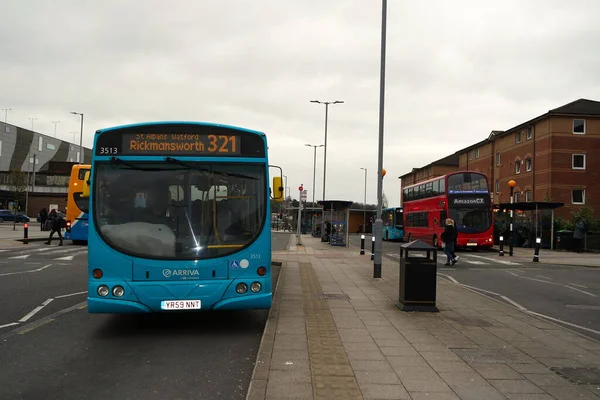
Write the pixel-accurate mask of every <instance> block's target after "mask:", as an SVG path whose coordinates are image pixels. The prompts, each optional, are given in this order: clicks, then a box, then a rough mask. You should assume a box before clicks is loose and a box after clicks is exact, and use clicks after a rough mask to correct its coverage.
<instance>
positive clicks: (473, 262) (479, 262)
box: [465, 260, 485, 265]
mask: <svg viewBox="0 0 600 400" xmlns="http://www.w3.org/2000/svg"><path fill="white" fill-rule="evenodd" d="M465 261H466V262H468V263H469V264H476V265H485V263H484V262H483V261H469V260H465Z"/></svg>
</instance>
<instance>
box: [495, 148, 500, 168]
mask: <svg viewBox="0 0 600 400" xmlns="http://www.w3.org/2000/svg"><path fill="white" fill-rule="evenodd" d="M496 165H500V152H499V151H497V152H496Z"/></svg>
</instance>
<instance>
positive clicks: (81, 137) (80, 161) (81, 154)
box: [71, 111, 83, 164]
mask: <svg viewBox="0 0 600 400" xmlns="http://www.w3.org/2000/svg"><path fill="white" fill-rule="evenodd" d="M71 114H75V115H81V128H80V129H79V164H83V113H78V112H75V111H71Z"/></svg>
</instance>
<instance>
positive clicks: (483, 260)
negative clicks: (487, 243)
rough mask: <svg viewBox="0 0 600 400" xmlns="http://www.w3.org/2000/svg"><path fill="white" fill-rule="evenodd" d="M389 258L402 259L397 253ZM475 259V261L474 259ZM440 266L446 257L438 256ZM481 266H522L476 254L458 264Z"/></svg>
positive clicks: (390, 254) (461, 256)
mask: <svg viewBox="0 0 600 400" xmlns="http://www.w3.org/2000/svg"><path fill="white" fill-rule="evenodd" d="M386 256H387V257H389V258H394V259H396V260H398V259H400V255H399V254H397V253H387V254H386ZM473 258H475V259H473ZM437 261H438V264H444V263H445V262H446V257H445V256H443V257H439V256H438V259H437ZM461 264H462V265H479V266H490V267H491V266H494V265H496V266H497V265H510V266H518V265H521V264H519V263H516V262H513V261H510V260H501V259H496V258H492V257H485V256H479V255H474V254H469V255H462V254H461V255H460V258H459V261H458V263H457V264H456V266H458V265H461Z"/></svg>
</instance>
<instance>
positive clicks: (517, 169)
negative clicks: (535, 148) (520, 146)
mask: <svg viewBox="0 0 600 400" xmlns="http://www.w3.org/2000/svg"><path fill="white" fill-rule="evenodd" d="M520 173H521V160H517V161H515V174H520Z"/></svg>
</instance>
